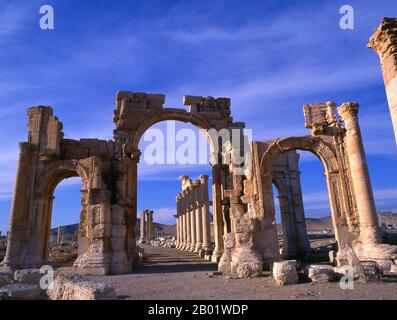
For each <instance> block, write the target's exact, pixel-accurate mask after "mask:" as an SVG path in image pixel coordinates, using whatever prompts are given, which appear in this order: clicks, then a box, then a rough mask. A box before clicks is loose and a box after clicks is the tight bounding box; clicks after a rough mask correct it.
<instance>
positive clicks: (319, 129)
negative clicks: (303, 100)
mask: <svg viewBox="0 0 397 320" xmlns="http://www.w3.org/2000/svg"><path fill="white" fill-rule="evenodd" d="M335 106H336V104H335V102H333V101H329V102H320V103H312V104H305V105H304V106H303V114H304V117H305V128H307V129H312V134H313V135H317V134H324V133H325V127H330V126H334V125H335V124H336V114H335Z"/></svg>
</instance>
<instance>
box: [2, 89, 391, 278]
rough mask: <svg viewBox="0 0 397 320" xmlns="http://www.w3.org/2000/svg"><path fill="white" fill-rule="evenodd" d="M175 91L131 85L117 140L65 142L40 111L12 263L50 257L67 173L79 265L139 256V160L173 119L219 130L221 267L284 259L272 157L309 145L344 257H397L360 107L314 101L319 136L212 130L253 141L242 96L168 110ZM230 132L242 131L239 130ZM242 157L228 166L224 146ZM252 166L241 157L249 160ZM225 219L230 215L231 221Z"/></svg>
mask: <svg viewBox="0 0 397 320" xmlns="http://www.w3.org/2000/svg"><path fill="white" fill-rule="evenodd" d="M164 100H165V97H164V95H157V94H146V93H134V92H119V93H118V94H117V97H116V101H115V103H116V109H115V111H114V118H113V120H114V123H115V130H114V139H113V140H109V141H106V140H99V139H80V140H72V139H65V138H64V134H63V132H62V129H63V128H62V123H61V122H60V121H59V120H58V118H57V117H55V116H54V115H53V111H52V109H51V108H50V107H44V106H39V107H32V108H30V109H29V110H28V118H29V123H28V141H27V142H22V143H21V144H20V155H19V161H18V171H17V175H16V180H15V189H14V194H13V201H12V208H11V226H10V236H9V241H8V246H7V253H6V257H5V259H4V261H3V262H2V266H3V267H4V268H10V269H17V268H35V267H40V266H41V265H42V264H44V263H45V260H46V250H47V248H46V242H47V241H48V236H49V227H50V217H51V209H52V197H53V190H54V188H55V186H56V185H57V183H59V181H61V180H62V179H64V178H67V177H71V176H80V177H81V179H82V183H83V188H82V209H81V221H80V227H79V252H78V258H77V260H76V261H75V263H74V268H75V270H76V272H78V273H82V274H84V273H86V274H108V273H111V274H121V273H126V272H129V271H131V268H132V267H133V265H134V263H135V261H136V259H137V258H138V252H137V248H136V241H137V239H136V235H135V227H136V221H137V165H138V162H139V158H140V150H139V149H138V144H139V140H140V138H141V137H142V135H143V134H144V132H145V130H147V129H148V128H149V127H150V126H151V125H153V124H155V123H157V122H159V121H163V120H177V121H184V122H189V123H192V124H193V125H195V126H197V127H198V128H200V129H201V130H204V131H205V132H206V133H207V136H208V138H209V143H210V146H211V149H212V154H211V166H212V194H213V200H212V205H213V214H214V219H213V220H214V238H215V248H214V251H213V253H212V261H215V262H218V261H220V262H219V269H220V270H223V271H228V272H233V273H238V274H239V275H240V276H241V277H246V276H252V275H258V274H260V273H261V272H262V269H263V265H266V264H269V263H271V262H273V261H276V260H279V259H281V257H280V253H279V250H278V239H277V231H276V228H275V224H274V202H273V195H272V189H271V187H272V179H274V176H273V172H272V165H273V164H274V160H275V159H276V157H277V156H278V155H280V154H285V153H286V152H288V151H291V150H296V149H301V150H308V151H311V152H313V153H314V154H316V155H317V156H318V157H319V158H320V160H321V161H322V162H323V164H324V167H325V175H326V179H327V185H328V190H329V194H330V201H331V208H332V210H333V222H334V227H335V232H336V234H337V240H338V242H339V246H340V250H339V253H338V261H339V262H340V264H344V263H351V261H350V260H349V259H350V258H349V257H351V256H352V253H353V255H355V256H356V257H357V258H359V259H368V258H371V259H374V258H376V259H395V258H396V257H397V250H396V248H395V247H391V246H386V245H382V244H381V243H380V235H379V225H378V221H377V216H376V210H375V205H374V200H373V195H372V189H371V185H370V181H369V175H368V168H367V165H366V159H365V153H364V149H363V145H362V139H361V133H360V129H359V125H358V117H357V113H358V104H357V103H345V104H343V105H341V106H340V107H339V108H338V111H339V115H340V119H337V118H336V114H335V110H334V107H335V104H334V103H320V104H313V105H306V106H305V107H304V114H305V120H306V127H307V128H309V129H311V131H312V135H311V136H304V137H290V138H285V139H277V140H274V141H267V142H257V141H255V142H253V143H252V145H251V148H248V150H246V148H245V146H246V145H245V144H244V143H243V144H241V143H238V144H236V143H235V141H231V140H230V139H229V140H227V139H226V141H223V139H222V138H221V137H220V136H217V135H215V138H214V137H213V136H211V135H210V134H209V131H210V130H212V129H213V130H215V132H219V131H226V132H227V133H231V132H232V131H233V133H235V132H237V140H238V141H240V142H245V143H246V142H247V137H246V136H245V135H244V133H243V129H244V123H240V122H233V118H232V117H231V114H230V99H227V98H213V97H196V96H185V97H184V104H185V105H186V106H188V110H179V109H173V108H164V107H163V104H164ZM230 136H233V135H232V134H230ZM224 151H226V152H227V153H228V154H229V155H230V156H231V160H232V161H230V162H227V163H224V162H222V161H221V160H222V159H223V156H224V154H223V152H224ZM241 156H244V157H242V159H243V162H239V160H240V159H238V158H239V157H240V158H241ZM225 221H228V224H227V228H225V226H226V225H225Z"/></svg>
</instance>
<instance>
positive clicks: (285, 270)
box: [273, 260, 299, 286]
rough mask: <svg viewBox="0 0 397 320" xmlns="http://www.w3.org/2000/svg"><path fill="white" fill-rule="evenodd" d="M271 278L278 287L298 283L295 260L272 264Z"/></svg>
mask: <svg viewBox="0 0 397 320" xmlns="http://www.w3.org/2000/svg"><path fill="white" fill-rule="evenodd" d="M273 278H274V280H275V281H276V283H277V284H278V285H280V286H285V285H289V284H296V283H298V280H299V279H298V272H297V270H296V261H295V260H286V261H280V262H274V263H273Z"/></svg>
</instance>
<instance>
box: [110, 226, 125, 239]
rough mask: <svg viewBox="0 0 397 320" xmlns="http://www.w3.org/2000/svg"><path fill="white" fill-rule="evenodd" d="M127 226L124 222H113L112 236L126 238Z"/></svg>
mask: <svg viewBox="0 0 397 320" xmlns="http://www.w3.org/2000/svg"><path fill="white" fill-rule="evenodd" d="M126 234H127V227H126V226H125V225H122V224H112V237H117V238H125V236H126Z"/></svg>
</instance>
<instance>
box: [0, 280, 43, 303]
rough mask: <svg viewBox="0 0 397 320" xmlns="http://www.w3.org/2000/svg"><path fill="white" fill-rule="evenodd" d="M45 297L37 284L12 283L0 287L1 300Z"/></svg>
mask: <svg viewBox="0 0 397 320" xmlns="http://www.w3.org/2000/svg"><path fill="white" fill-rule="evenodd" d="M43 297H44V295H43V293H42V291H41V289H40V287H39V286H38V285H36V284H26V283H12V284H8V285H6V286H4V287H2V288H0V300H38V299H42V298H43Z"/></svg>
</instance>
